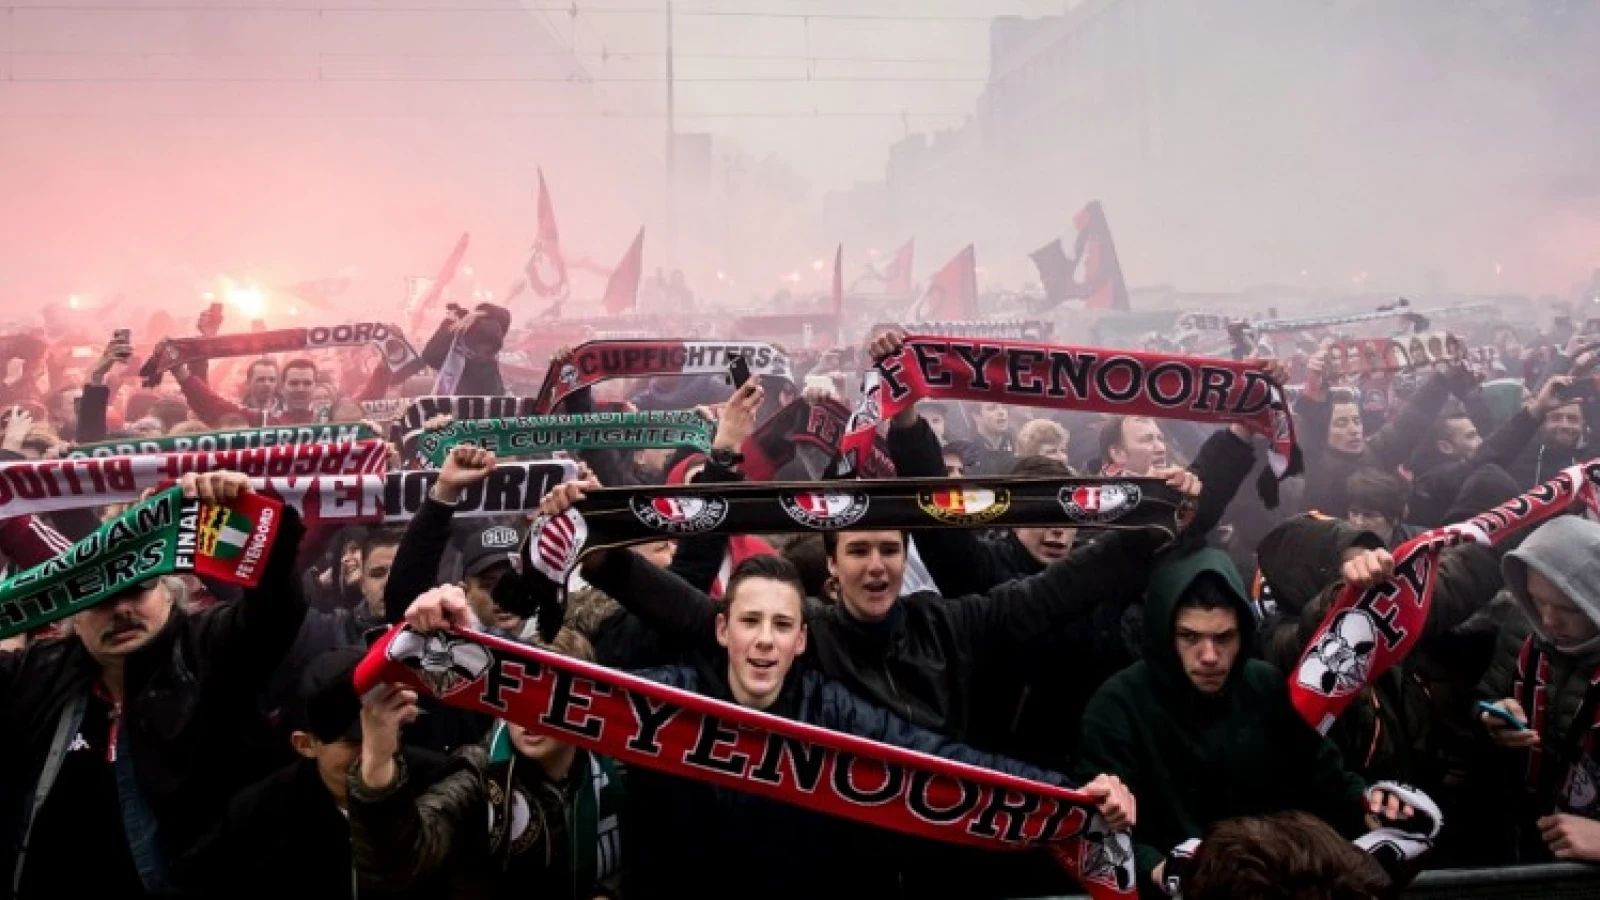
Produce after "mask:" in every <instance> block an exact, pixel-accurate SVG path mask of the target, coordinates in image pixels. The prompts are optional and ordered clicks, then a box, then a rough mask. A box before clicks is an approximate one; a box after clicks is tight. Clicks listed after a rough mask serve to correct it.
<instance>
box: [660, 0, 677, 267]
mask: <svg viewBox="0 0 1600 900" xmlns="http://www.w3.org/2000/svg"><path fill="white" fill-rule="evenodd" d="M666 3H667V225H666V234H664V235H663V236H662V237H664V238H665V240H664V241H663V247H664V248H665V250H666V261H667V264H668V265H670V264H672V262H673V259H674V257H673V245H674V243H675V241H676V239H677V232H678V203H677V201H678V196H677V194H678V125H677V109H676V105H677V101H676V98H675V97H674V89H673V87H674V86H673V83H672V0H666Z"/></svg>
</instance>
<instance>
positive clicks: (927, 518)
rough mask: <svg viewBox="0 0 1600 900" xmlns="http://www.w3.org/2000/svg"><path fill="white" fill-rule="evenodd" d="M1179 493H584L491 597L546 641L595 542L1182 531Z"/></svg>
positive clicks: (1076, 482)
mask: <svg viewBox="0 0 1600 900" xmlns="http://www.w3.org/2000/svg"><path fill="white" fill-rule="evenodd" d="M1180 503H1181V497H1180V496H1179V495H1178V493H1177V492H1176V491H1174V490H1173V489H1172V488H1169V487H1167V485H1166V483H1165V482H1163V481H1161V480H1160V479H1156V478H1118V479H1109V478H1025V477H1005V478H980V479H962V480H952V479H948V478H901V479H890V480H885V481H848V482H836V483H818V482H808V481H807V482H792V483H782V482H780V483H776V484H773V483H750V482H743V483H737V482H736V483H727V484H691V485H682V486H678V485H669V486H666V487H648V488H602V489H600V490H595V491H590V492H589V493H588V494H587V495H586V496H585V497H584V499H583V500H582V502H580V503H578V504H577V505H576V506H574V507H572V508H571V509H569V510H567V511H566V512H565V513H563V514H562V515H560V516H557V517H555V518H553V519H552V518H548V517H546V516H540V517H539V518H537V519H535V520H534V522H533V525H532V526H531V527H530V528H529V529H528V535H527V537H526V538H525V539H524V540H523V542H522V551H521V561H522V565H521V569H522V577H521V578H502V579H501V580H500V585H499V586H497V587H496V589H495V595H494V596H495V602H497V603H500V605H501V606H503V607H505V608H506V609H509V610H537V612H538V615H539V628H540V631H541V633H542V634H544V635H545V639H546V640H549V639H550V638H551V637H553V636H554V635H555V633H556V629H558V628H560V627H561V622H562V621H563V620H564V619H565V618H566V596H565V595H566V584H567V576H568V575H570V574H571V573H572V570H573V569H574V568H576V567H577V565H578V563H579V562H581V561H582V559H583V557H584V556H586V555H587V554H589V553H592V552H594V551H596V550H605V549H612V548H617V547H626V546H628V545H630V544H639V543H644V542H645V541H659V540H662V539H663V538H675V537H684V536H686V535H693V534H772V533H776V532H792V531H841V530H844V529H853V530H857V531H865V530H875V529H901V528H904V529H921V528H1016V527H1024V528H1028V527H1046V526H1052V525H1064V526H1070V527H1080V528H1115V529H1126V528H1158V529H1161V530H1163V531H1166V532H1167V534H1168V535H1169V536H1176V534H1177V531H1178V529H1177V514H1178V511H1179V506H1180Z"/></svg>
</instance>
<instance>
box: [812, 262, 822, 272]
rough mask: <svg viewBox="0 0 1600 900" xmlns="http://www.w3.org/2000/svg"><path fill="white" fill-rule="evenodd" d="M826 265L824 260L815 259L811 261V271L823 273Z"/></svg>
mask: <svg viewBox="0 0 1600 900" xmlns="http://www.w3.org/2000/svg"><path fill="white" fill-rule="evenodd" d="M824 265H826V264H825V263H824V262H823V261H822V260H820V259H813V260H812V261H811V271H813V272H821V271H822V267H823V266H824Z"/></svg>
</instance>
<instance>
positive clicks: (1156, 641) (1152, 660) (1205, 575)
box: [1144, 547, 1256, 700]
mask: <svg viewBox="0 0 1600 900" xmlns="http://www.w3.org/2000/svg"><path fill="white" fill-rule="evenodd" d="M1201 580H1209V581H1211V582H1212V584H1213V585H1214V586H1216V587H1217V588H1218V589H1220V590H1221V591H1222V593H1223V594H1224V595H1226V596H1227V597H1228V599H1229V600H1231V601H1232V603H1233V608H1234V611H1235V612H1236V613H1237V614H1238V617H1239V656H1238V659H1236V660H1235V661H1234V665H1233V671H1232V672H1230V673H1229V675H1228V683H1227V684H1226V685H1225V686H1224V687H1223V689H1222V692H1221V694H1220V695H1218V696H1226V695H1227V694H1229V693H1230V692H1231V691H1232V690H1233V688H1234V686H1235V685H1236V684H1237V683H1238V681H1239V678H1240V677H1241V674H1242V673H1243V671H1244V664H1245V660H1248V659H1250V658H1252V657H1254V656H1255V655H1256V652H1255V649H1256V648H1255V644H1256V638H1255V634H1256V614H1255V610H1254V609H1253V608H1252V607H1251V605H1250V599H1249V597H1248V596H1247V595H1246V593H1245V589H1244V583H1243V582H1242V581H1241V580H1240V578H1239V572H1238V570H1237V569H1235V568H1234V565H1233V561H1232V560H1230V559H1229V558H1228V555H1227V554H1226V553H1223V552H1222V551H1221V550H1218V549H1216V548H1214V547H1205V548H1202V549H1199V550H1196V551H1194V552H1190V553H1182V554H1177V555H1171V556H1168V557H1166V558H1165V559H1163V560H1162V561H1160V562H1159V563H1157V564H1156V568H1155V571H1153V572H1151V574H1150V586H1149V588H1148V589H1147V590H1146V591H1145V602H1144V629H1145V638H1146V641H1147V644H1148V645H1147V647H1146V649H1145V657H1144V658H1145V662H1146V663H1147V664H1148V665H1149V666H1150V671H1151V674H1152V676H1153V678H1154V680H1155V681H1156V683H1157V684H1158V685H1160V686H1161V687H1162V688H1163V689H1164V690H1168V691H1172V692H1174V693H1176V694H1177V695H1178V696H1181V697H1186V698H1190V699H1192V700H1203V699H1209V698H1206V697H1205V695H1203V694H1201V693H1200V692H1199V690H1197V689H1196V688H1195V687H1194V685H1193V684H1192V683H1191V682H1190V681H1189V676H1188V674H1187V673H1185V672H1184V670H1183V662H1182V661H1181V660H1180V659H1179V658H1178V647H1177V643H1176V641H1175V639H1174V634H1175V631H1174V629H1173V625H1174V622H1175V620H1176V618H1177V610H1178V604H1179V601H1181V600H1182V599H1183V597H1184V595H1185V594H1187V593H1188V592H1189V590H1190V588H1191V587H1192V586H1193V585H1195V584H1196V583H1197V582H1199V581H1201Z"/></svg>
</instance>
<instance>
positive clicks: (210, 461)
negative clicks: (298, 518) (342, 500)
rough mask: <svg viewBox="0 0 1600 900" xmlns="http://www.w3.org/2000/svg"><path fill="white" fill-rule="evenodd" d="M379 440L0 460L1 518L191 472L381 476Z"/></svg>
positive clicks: (111, 497)
mask: <svg viewBox="0 0 1600 900" xmlns="http://www.w3.org/2000/svg"><path fill="white" fill-rule="evenodd" d="M387 467H388V450H387V447H386V446H385V444H384V443H383V441H355V442H353V443H348V444H285V445H282V446H275V447H257V448H254V449H251V450H219V451H216V452H210V453H149V454H138V455H133V456H107V457H82V458H78V459H41V460H19V461H16V462H8V463H0V517H7V518H8V517H11V516H20V515H25V514H34V513H45V512H55V511H57V510H62V509H83V508H86V507H91V506H103V505H105V504H109V503H133V502H134V501H136V500H138V499H139V495H140V494H141V493H143V492H144V491H145V490H146V489H149V488H157V487H161V486H163V485H168V484H171V483H172V482H174V481H177V480H178V479H179V478H181V477H183V476H184V475H186V474H188V473H190V472H220V471H224V470H226V471H230V472H241V473H243V474H245V475H248V476H250V477H251V478H292V477H306V478H310V477H314V476H330V477H331V476H359V475H366V474H379V475H381V474H382V473H383V472H384V471H385V469H386V468H387Z"/></svg>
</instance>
